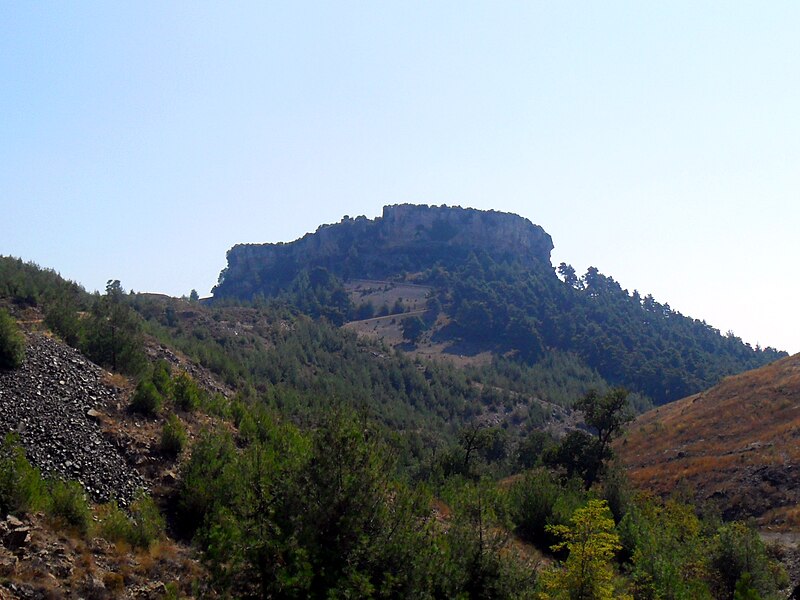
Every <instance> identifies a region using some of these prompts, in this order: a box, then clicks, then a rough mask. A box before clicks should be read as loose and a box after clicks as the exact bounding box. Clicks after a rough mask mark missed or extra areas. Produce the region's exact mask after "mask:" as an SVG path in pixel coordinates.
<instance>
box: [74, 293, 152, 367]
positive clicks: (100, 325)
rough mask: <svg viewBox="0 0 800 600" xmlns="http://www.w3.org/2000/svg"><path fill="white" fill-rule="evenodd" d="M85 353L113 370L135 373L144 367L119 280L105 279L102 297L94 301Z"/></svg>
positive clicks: (135, 324)
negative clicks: (106, 280) (104, 291)
mask: <svg viewBox="0 0 800 600" xmlns="http://www.w3.org/2000/svg"><path fill="white" fill-rule="evenodd" d="M85 351H86V353H87V354H88V356H89V358H91V359H92V360H93V361H95V362H97V363H99V364H101V365H105V366H107V367H110V368H111V369H112V370H114V371H122V372H125V373H130V374H136V373H139V372H140V371H141V370H142V369H143V368H144V366H145V364H146V360H145V356H144V351H143V350H142V340H141V333H140V324H139V320H138V319H137V317H136V315H135V313H134V312H133V311H132V310H131V309H130V307H129V306H128V305H127V303H126V301H125V295H124V290H123V289H122V286H121V285H120V282H119V280H113V281H111V280H109V281H108V283H107V284H106V293H105V295H104V296H102V297H100V298H97V299H96V300H95V303H94V306H93V307H92V314H91V317H90V319H89V322H88V324H87V334H86V347H85Z"/></svg>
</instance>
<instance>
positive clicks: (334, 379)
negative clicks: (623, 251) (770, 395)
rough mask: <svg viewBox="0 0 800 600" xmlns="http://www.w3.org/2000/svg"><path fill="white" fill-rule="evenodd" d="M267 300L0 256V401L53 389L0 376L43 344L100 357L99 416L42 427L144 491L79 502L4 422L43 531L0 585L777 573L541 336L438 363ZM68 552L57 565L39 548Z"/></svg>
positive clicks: (229, 593)
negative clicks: (532, 359) (644, 454)
mask: <svg viewBox="0 0 800 600" xmlns="http://www.w3.org/2000/svg"><path fill="white" fill-rule="evenodd" d="M438 276H441V275H438ZM429 280H430V281H434V280H435V276H433V275H430V276H429ZM467 285H471V284H469V282H467ZM570 287H571V289H574V290H575V294H576V297H579V296H580V294H583V293H585V288H581V287H580V286H575V285H573V286H570ZM554 289H567V288H554ZM570 293H572V292H570ZM594 297H596V298H599V297H602V295H595V296H594ZM288 299H289V298H288V297H283V298H281V299H276V300H274V301H272V302H265V301H264V300H263V299H261V300H259V299H257V301H256V302H255V303H246V304H242V303H240V302H219V301H218V302H215V303H213V304H212V305H211V306H206V305H204V304H202V303H200V302H198V301H197V300H196V299H190V298H182V299H178V298H168V297H165V296H158V295H150V294H132V293H126V292H125V290H124V289H123V287H122V285H121V283H120V282H118V281H115V280H112V281H109V282H108V285H107V287H106V290H105V293H104V294H87V293H86V292H85V291H84V290H83V289H82V288H81V287H80V286H79V285H77V284H74V283H71V282H67V281H64V280H63V279H61V278H60V277H59V276H58V274H57V273H55V272H54V271H49V270H43V269H40V268H38V267H37V266H36V265H32V264H28V263H24V262H22V261H21V260H18V259H11V258H2V257H0V317H2V321H0V325H2V327H0V350H5V349H10V350H11V354H13V355H14V356H15V357H16V358H15V360H14V361H12V362H11V363H9V364H8V365H6V366H4V367H0V368H5V369H7V370H8V369H10V370H8V371H7V373H0V403H9V406H19V405H20V402H19V398H18V397H19V396H20V395H21V394H23V395H24V397H25V398H26V405H29V404H31V402H35V401H36V400H35V399H36V398H37V397H38V395H39V394H40V393H41V394H48V406H58V403H59V402H61V401H62V396H61V395H60V394H61V393H62V391H61V390H60V388H61V387H62V384H61V382H60V381H59V380H57V379H56V381H54V382H53V384H52V385H47V386H42V387H41V388H39V389H37V390H32V389H28V390H22V391H20V390H19V389H18V388H19V386H20V385H21V384H20V383H19V382H20V381H24V380H25V379H24V377H23V376H27V375H25V374H26V373H31V372H32V370H35V369H39V372H41V373H46V372H47V371H48V369H49V368H50V367H49V366H48V365H50V364H52V363H53V357H54V356H72V357H74V356H76V355H75V353H74V351H68V352H67V351H65V350H59V348H61V346H63V343H64V342H66V343H69V344H70V345H73V346H74V347H76V348H78V349H79V350H80V351H81V352H82V353H84V355H86V356H89V357H91V358H92V360H93V361H96V362H98V363H99V364H101V365H103V366H104V367H106V368H107V369H109V370H110V371H112V372H108V373H106V375H105V377H100V380H106V381H108V383H107V384H103V385H108V386H111V387H109V388H108V391H107V392H104V394H107V395H108V397H109V398H111V399H112V400H109V401H108V402H107V403H106V404H105V405H104V408H103V410H104V412H105V414H103V415H97V413H94V414H91V415H90V414H88V413H87V414H86V415H84V414H82V412H83V410H84V409H81V410H80V411H79V413H78V414H75V413H74V411H73V412H69V411H64V414H63V415H61V417H60V416H59V414H60V412H59V411H57V410H52V411H51V410H49V409H48V411H49V412H48V418H49V419H51V420H52V422H53V423H55V425H54V426H55V427H60V428H63V429H69V428H70V427H74V422H76V421H78V420H80V421H81V422H84V421H85V422H86V425H85V427H88V428H90V429H91V430H92V431H97V432H98V435H100V434H101V435H102V436H103V437H104V439H105V440H106V441H107V442H109V443H108V444H105V445H104V446H103V447H104V448H106V449H107V450H108V451H109V452H111V451H113V449H114V448H118V449H126V451H125V453H121V454H120V456H121V457H122V456H124V457H125V458H126V459H127V460H128V461H129V463H128V464H129V467H130V468H134V469H136V471H137V472H138V473H139V475H141V477H142V478H143V479H144V481H145V485H146V486H147V487H148V488H149V489H150V493H149V494H148V493H147V492H146V491H141V492H140V493H139V494H138V495H137V500H136V501H135V502H134V503H133V504H131V506H130V508H129V509H128V510H127V511H126V510H123V509H121V508H120V505H119V504H117V503H115V502H113V501H112V502H110V503H107V504H95V503H92V502H91V501H90V500H91V497H90V495H89V494H87V491H88V490H84V488H83V487H82V486H81V485H80V484H79V483H77V482H75V481H72V482H66V483H65V482H63V481H61V480H59V479H57V478H56V479H53V480H48V479H44V478H43V476H42V474H41V473H42V472H41V470H40V468H41V466H40V465H39V464H37V462H36V461H42V464H52V463H53V461H57V460H60V459H58V457H57V456H58V455H54V454H52V453H48V452H47V450H46V448H41V447H36V448H28V449H27V451H26V449H25V448H24V447H22V446H20V445H19V444H20V442H19V438H15V437H13V436H12V437H9V438H7V439H6V441H5V443H4V445H3V446H2V448H0V508H2V510H3V511H4V512H6V513H11V514H13V515H15V516H14V517H12V518H11V520H9V521H7V522H6V524H5V525H4V526H5V527H7V528H8V527H14V528H15V529H14V530H13V531H14V532H17V533H15V534H14V535H20V534H19V532H20V531H23V533H25V532H27V531H28V530H31V529H33V530H35V533H36V536H37V537H36V540H42V539H47V540H52V541H49V542H47V543H48V544H49V545H48V546H47V548H49V549H51V550H52V553H51V552H50V550H48V552H47V553H42V552H40V551H39V548H40V546H38V545H32V546H31V548H30V549H26V548H24V547H23V548H22V549H17V550H16V553H17V555H18V556H19V558H15V560H16V561H17V562H14V563H13V564H14V565H17V566H15V567H13V568H11V569H10V570H9V569H6V571H4V573H6V575H5V576H4V578H3V579H0V592H3V593H6V592H8V593H18V592H19V591H20V590H22V592H24V593H25V594H27V596H28V597H37V594H39V596H41V597H47V596H46V594H50V596H53V595H56V597H57V594H61V595H66V596H69V595H71V594H82V595H83V596H89V595H90V594H94V596H91V597H108V594H112V595H113V594H117V595H118V596H120V597H133V596H136V595H137V594H140V595H141V594H142V593H151V592H150V591H152V590H156V589H158V590H160V592H159V593H161V595H162V596H163V597H166V598H181V597H193V598H200V597H202V598H215V597H216V598H225V597H241V598H262V599H263V598H277V597H280V598H331V597H352V598H470V599H472V598H475V599H478V598H492V599H501V600H502V599H505V598H508V599H511V598H532V599H533V598H535V599H537V600H556V599H561V598H572V597H590V598H643V599H645V598H661V597H672V598H684V599H705V598H708V599H710V598H715V599H716V598H719V599H729V598H733V597H734V594H736V597H742V598H745V597H747V598H755V597H760V598H770V599H778V598H783V597H786V596H787V595H788V593H789V585H790V582H789V579H788V578H787V575H786V571H785V569H784V568H783V567H782V566H781V564H780V563H779V562H778V560H777V558H778V557H782V558H783V559H784V560H785V561H786V562H787V564H789V565H791V564H794V563H792V561H791V560H790V558H791V557H790V555H788V554H786V551H784V550H780V551H778V550H777V549H774V548H770V547H768V546H767V545H766V544H765V543H764V542H763V541H762V540H761V539H760V537H759V536H758V534H757V532H756V531H755V530H754V529H752V528H751V527H750V526H748V525H747V524H745V523H743V522H723V521H721V520H719V518H718V516H717V513H716V512H715V510H714V507H713V506H700V507H695V506H693V505H692V504H691V494H690V493H687V492H686V491H685V490H684V491H682V492H681V494H680V495H675V496H673V497H672V498H670V499H667V500H662V499H658V498H655V497H649V496H637V495H635V494H633V493H632V491H631V489H630V487H629V486H628V484H627V481H626V478H625V476H624V473H623V472H621V471H620V470H619V469H618V468H617V467H615V465H614V458H613V451H612V444H611V442H612V441H613V440H614V439H615V438H618V437H619V436H620V435H621V434H622V431H623V430H624V428H625V426H626V423H627V421H628V420H629V419H630V416H631V414H630V411H629V407H630V405H631V403H632V398H631V397H630V396H629V395H628V394H627V392H625V391H624V390H621V389H612V388H610V387H609V386H608V385H607V384H606V382H605V381H604V380H603V378H602V377H601V376H600V375H599V374H598V373H597V372H596V371H594V370H592V369H590V368H588V367H587V366H586V363H585V362H584V361H583V360H582V359H581V358H580V357H579V356H578V355H576V354H574V353H570V352H566V351H563V350H558V349H553V348H548V349H546V351H544V352H543V353H542V355H541V357H539V358H538V360H537V361H536V363H535V364H533V365H530V364H527V363H526V362H525V361H521V360H518V359H516V358H514V357H513V356H509V357H505V358H500V357H498V358H497V359H496V360H495V361H494V362H492V363H489V364H484V365H482V366H472V367H469V368H467V369H459V368H456V367H453V366H451V365H449V364H446V363H441V362H438V361H437V362H429V361H423V360H418V359H417V360H414V359H412V358H410V357H409V356H406V355H404V354H403V353H401V352H398V351H396V350H394V349H392V348H388V347H385V346H384V345H382V344H381V343H380V342H378V341H374V340H368V339H364V338H360V337H358V336H357V335H356V334H354V333H353V332H350V331H348V330H346V329H342V328H340V327H338V326H336V325H335V324H332V323H331V322H330V321H329V320H328V319H324V318H323V319H313V318H310V317H309V316H308V315H305V314H303V313H302V312H301V311H299V310H298V308H297V307H296V306H293V305H292V304H291V303H288V302H287V300H288ZM441 302H442V306H443V307H444V306H446V305H447V303H450V302H454V300H453V299H452V298H448V297H446V296H445V295H443V296H442V300H441ZM441 310H442V311H444V310H446V309H445V308H442V309H441ZM451 323H455V324H456V325H450V327H455V326H458V323H457V321H455V320H453V321H451ZM445 326H447V324H445ZM461 326H463V323H462V324H461ZM442 335H445V334H444V333H442ZM48 336H51V337H52V338H54V339H51V340H50V341H49V342H48V343H46V344H43V343H38V342H37V343H34V341H35V340H42V339H44V338H45V337H48ZM59 338H60V339H61V340H63V342H62V341H59ZM20 340H22V342H21V343H22V353H21V354H20V353H19V352H18V351H19V349H20V345H19V344H20ZM41 348H51V349H53V350H52V352H53V354H50V355H47V356H40V355H39V352H40V349H41ZM58 360H60V359H58ZM70 360H74V361H76V363H75V364H80V363H81V360H82V359H77V358H73V359H70ZM83 368H90V370H92V372H95V368H94V367H83ZM80 372H82V371H76V374H75V378H73V377H72V376H69V377H66V378H65V382H67V380H69V383H70V385H72V384H71V382H72V381H73V379H74V380H75V381H78V380H80V375H79V373H80ZM96 372H99V369H98V370H96ZM60 376H61V375H59V377H60ZM49 377H50V378H52V374H51V375H49ZM8 382H11V383H10V384H9V383H8ZM567 407H575V408H576V409H578V410H577V411H575V410H569V409H568V408H567ZM8 414H9V415H10V416H13V414H14V413H13V411H8ZM62 417H63V423H61V424H59V422H58V419H59V418H62ZM70 419H72V420H73V421H72V422H70V421H69V420H70ZM98 419H99V420H100V422H102V423H104V425H103V429H102V432H101V431H100V429H99V425H98V422H97V420H98ZM9 427H11V428H12V429H17V430H18V429H19V428H20V424H17V423H10V425H9ZM92 428H93V429H92ZM31 440H33V441H31ZM24 441H25V443H27V444H29V445H30V444H32V443H33V444H36V443H37V442H36V438H31V437H26V438H25V440H24ZM33 450H36V451H33ZM86 451H87V452H89V451H91V447H89V448H88V449H86ZM29 461H34V462H33V464H31V462H29ZM64 466H67V465H66V463H65V465H64ZM62 472H63V470H62ZM119 494H120V497H122V492H121V491H120V492H119ZM113 496H114V494H113V491H112V493H111V497H112V498H113ZM42 511H44V512H42ZM41 514H44V515H46V519H45V520H44V521H43V520H42V517H40V516H39V515H41ZM19 519H22V520H19ZM9 523H10V525H9ZM18 523H20V524H21V525H18ZM3 535H4V540H10V539H12V538H11V537H9V536H11V533H4V534H3ZM14 539H18V538H14ZM64 540H68V542H65V541H64ZM21 543H22V544H25V542H24V541H23V542H21ZM40 543H42V542H40V541H37V542H36V544H40ZM55 549H57V550H55ZM77 552H80V553H82V556H83V558H82V559H81V561H80V564H79V565H78V567H77V568H75V569H73V570H72V571H69V573H72V575H70V576H68V575H65V573H67V571H64V570H63V569H62V561H61V560H60V558H59V557H61V556H67V557H70V556H73V555H75V554H76V553H77ZM787 557H789V559H787ZM5 559H6V554H5V549H0V564H2V565H6V564H11V563H8V562H7V561H5ZM3 561H5V562H3ZM114 565H121V566H118V567H117V566H114ZM199 565H202V569H201V568H200V566H199ZM3 568H6V567H3ZM114 569H116V570H117V571H120V572H121V573H123V574H122V575H117V574H116V571H115V570H114ZM796 575H797V574H795V576H796ZM101 576H102V580H99V579H98V578H99V577H101ZM147 577H149V578H151V580H150V581H149V582H148V581H147V580H146V578H147ZM156 578H157V579H156ZM143 580H144V581H143ZM98 581H100V583H97V582H98ZM156 584H157V585H156ZM142 590H150V591H146V592H143V591H142ZM152 593H156V592H154V591H153V592H152ZM104 594H105V595H104ZM43 595H44V596H43ZM156 597H157V596H156Z"/></svg>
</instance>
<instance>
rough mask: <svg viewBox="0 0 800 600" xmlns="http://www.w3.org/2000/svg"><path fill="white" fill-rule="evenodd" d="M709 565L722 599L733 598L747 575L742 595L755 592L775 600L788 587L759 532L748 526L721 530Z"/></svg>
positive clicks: (739, 523)
mask: <svg viewBox="0 0 800 600" xmlns="http://www.w3.org/2000/svg"><path fill="white" fill-rule="evenodd" d="M709 562H710V564H711V568H712V570H713V574H714V575H715V584H716V585H715V588H716V590H715V591H716V593H717V595H719V596H724V597H727V598H730V597H732V596H733V594H734V593H735V591H736V587H737V583H739V582H740V581H741V580H742V578H744V577H745V575H747V581H746V583H745V584H744V585H746V588H745V590H742V593H746V590H747V589H749V588H752V589H753V590H755V591H757V592H758V593H759V594H760V595H761V596H762V597H764V598H774V597H776V592H777V591H778V590H780V589H781V588H782V587H784V586H785V585H786V584H787V583H788V580H787V577H786V573H785V572H784V571H783V569H782V568H780V567H779V565H776V564H775V562H774V561H773V560H771V559H770V557H769V554H768V552H767V547H766V546H765V544H764V542H763V541H762V540H761V537H760V536H759V535H758V532H757V531H756V530H755V529H754V528H752V527H749V526H747V525H746V524H745V523H741V522H734V523H726V524H724V525H722V526H721V527H720V528H719V530H718V531H717V535H716V536H714V539H713V542H712V546H711V552H710V560H709Z"/></svg>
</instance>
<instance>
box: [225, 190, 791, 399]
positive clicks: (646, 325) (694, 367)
mask: <svg viewBox="0 0 800 600" xmlns="http://www.w3.org/2000/svg"><path fill="white" fill-rule="evenodd" d="M552 247H553V246H552V241H551V239H550V236H549V235H548V234H547V233H546V232H544V230H542V228H541V227H538V226H536V225H533V224H531V223H530V222H529V221H527V220H526V219H522V218H521V217H517V216H515V215H510V214H504V213H497V212H493V211H489V212H482V211H476V210H472V209H461V208H458V207H455V208H447V207H427V206H410V205H403V206H393V207H386V208H385V209H384V215H383V217H381V218H378V219H375V220H369V219H366V218H364V217H359V218H357V219H350V218H345V219H344V220H343V221H342V222H341V223H339V224H336V225H327V226H323V227H321V228H320V229H319V230H318V231H317V232H316V233H314V234H309V235H307V236H305V237H304V238H302V239H301V240H298V241H296V242H292V243H290V244H264V245H247V246H235V247H234V248H232V249H231V250H230V251H229V253H228V267H227V268H226V269H225V270H224V271H223V272H222V273H221V275H220V281H219V284H218V286H217V287H216V288H215V290H214V298H215V300H216V301H221V300H224V299H226V298H235V299H238V300H246V301H255V302H257V303H258V302H263V300H264V299H265V298H279V299H281V300H283V301H285V302H288V303H290V304H292V305H294V306H296V307H298V308H299V309H300V310H301V311H303V312H305V313H306V314H309V315H311V316H313V317H325V318H326V319H328V320H329V321H330V322H332V323H334V324H337V325H341V324H343V323H345V322H346V321H349V320H355V319H361V318H364V317H365V315H367V316H369V315H372V314H376V313H377V312H379V311H380V307H377V306H370V305H369V304H363V303H360V302H358V301H354V300H353V298H351V297H349V296H348V294H347V293H346V291H345V285H344V284H345V283H346V282H347V281H349V280H351V279H354V278H355V279H359V278H367V279H369V278H375V279H383V280H388V281H395V282H413V283H415V284H424V285H427V286H430V287H431V294H430V298H429V303H428V311H427V313H426V315H424V316H422V317H421V318H419V319H416V320H412V321H409V325H408V327H409V329H410V328H411V327H412V326H416V327H417V328H418V329H419V328H421V329H430V331H429V333H428V335H429V337H430V339H432V340H435V341H437V340H438V341H443V340H444V341H450V342H452V343H453V344H456V343H458V342H466V343H468V344H471V345H473V346H474V347H477V348H480V349H485V350H491V351H492V352H493V353H494V354H495V355H497V356H506V357H513V358H514V359H515V360H518V361H519V362H520V363H522V364H525V365H534V364H536V363H537V361H539V360H541V359H542V358H544V357H545V356H546V355H548V354H549V353H551V352H553V351H560V352H567V353H571V354H574V355H575V356H577V357H579V359H580V360H581V361H583V363H584V364H585V365H586V366H587V367H588V368H590V369H594V370H596V371H597V372H598V373H599V374H600V375H601V376H602V377H603V378H605V379H606V380H607V381H609V382H611V383H612V384H614V385H624V386H625V387H626V388H628V389H630V390H633V391H636V392H639V393H641V394H644V395H646V396H647V397H649V398H650V399H652V400H653V401H654V402H655V403H656V404H662V403H664V402H669V401H672V400H677V399H678V398H682V397H683V396H686V395H687V394H690V393H694V392H698V391H700V390H702V389H705V388H707V387H709V386H711V385H714V384H715V383H717V382H718V381H719V380H720V379H721V378H722V377H724V376H726V375H730V374H734V373H738V372H741V371H744V370H747V369H751V368H755V367H758V366H761V365H764V364H767V363H769V362H771V361H773V360H775V359H777V358H779V357H781V356H784V355H785V354H784V353H781V352H779V351H777V350H775V349H772V348H752V347H750V346H749V345H748V344H745V343H743V342H742V340H741V339H739V338H738V337H736V336H735V335H734V334H732V333H729V334H726V335H722V334H721V333H720V331H718V330H717V329H714V328H713V327H712V326H710V325H708V324H707V323H705V321H701V320H698V319H694V318H690V317H687V316H684V315H682V314H681V313H679V312H677V311H674V310H672V309H671V308H670V306H669V304H667V303H663V304H662V303H660V302H658V301H656V300H655V299H654V298H653V297H652V296H650V295H645V296H642V295H641V294H640V293H639V292H638V291H635V290H634V291H633V292H628V291H627V290H623V289H622V288H621V286H620V285H619V284H618V283H617V282H615V281H614V279H613V278H611V277H609V276H606V275H603V274H602V273H600V272H599V271H598V269H596V268H594V267H591V268H589V269H588V271H587V272H586V274H585V275H583V276H581V277H579V276H578V275H577V274H576V273H575V270H574V269H573V268H572V267H571V266H569V265H567V264H564V263H562V264H561V265H559V266H558V268H557V269H554V268H553V266H552V265H551V263H550V251H551V250H552ZM387 310H388V308H387ZM393 310H396V311H402V310H403V307H402V305H400V306H398V307H395V308H394V309H393ZM409 337H410V338H416V337H418V336H417V335H416V334H415V335H410V336H409Z"/></svg>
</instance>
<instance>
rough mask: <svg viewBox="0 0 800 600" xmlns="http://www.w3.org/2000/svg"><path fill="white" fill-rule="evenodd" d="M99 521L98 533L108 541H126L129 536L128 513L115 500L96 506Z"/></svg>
mask: <svg viewBox="0 0 800 600" xmlns="http://www.w3.org/2000/svg"><path fill="white" fill-rule="evenodd" d="M97 517H98V521H99V525H98V534H99V535H100V536H101V537H103V538H104V539H107V540H108V541H109V542H128V541H129V540H130V539H131V537H132V534H131V530H132V527H131V522H130V519H128V515H127V514H125V511H124V510H122V509H121V508H120V507H119V505H118V504H117V503H116V501H114V500H112V501H111V502H109V503H108V504H103V505H102V506H99V507H98V508H97Z"/></svg>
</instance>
